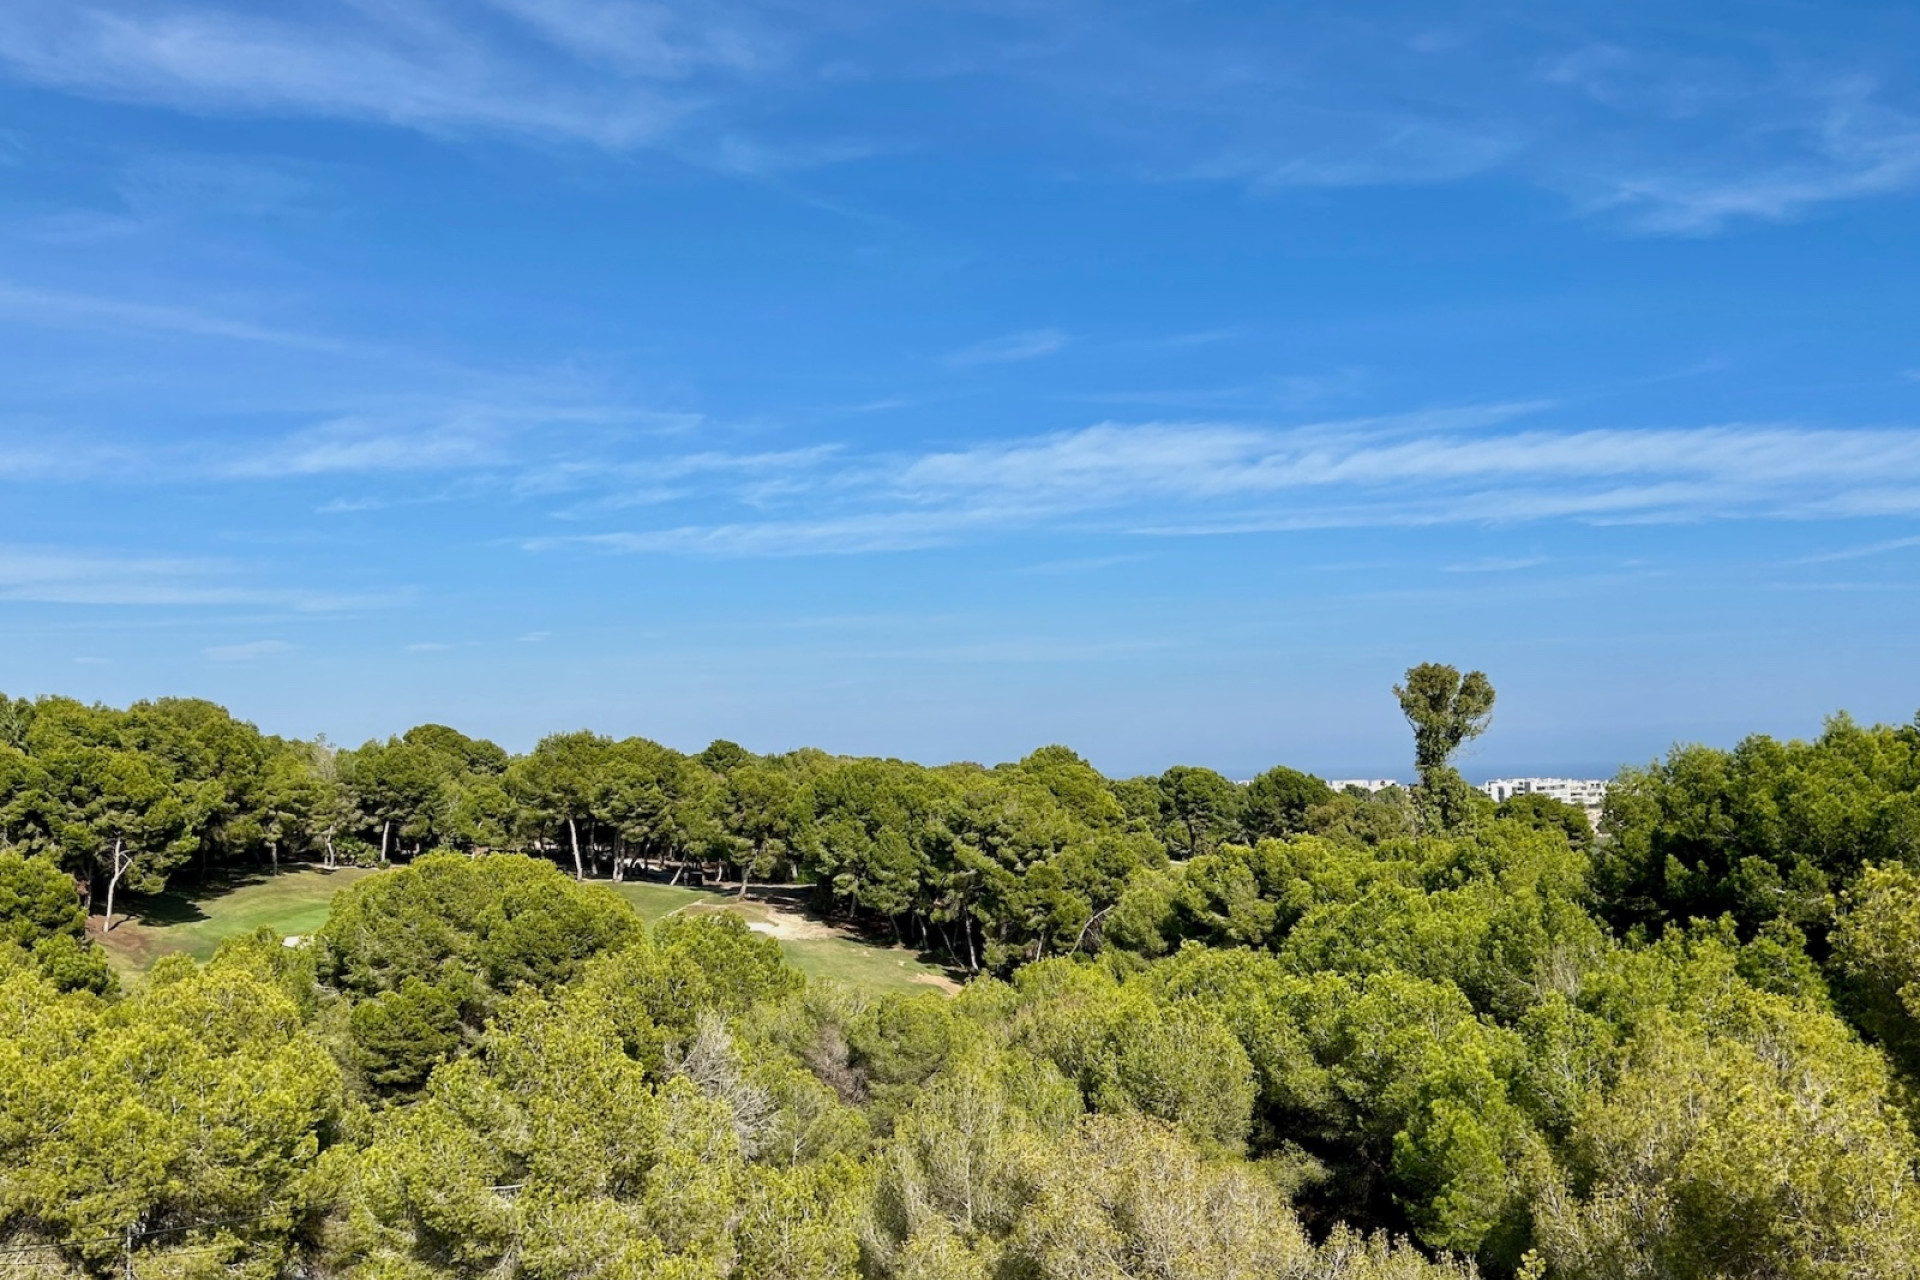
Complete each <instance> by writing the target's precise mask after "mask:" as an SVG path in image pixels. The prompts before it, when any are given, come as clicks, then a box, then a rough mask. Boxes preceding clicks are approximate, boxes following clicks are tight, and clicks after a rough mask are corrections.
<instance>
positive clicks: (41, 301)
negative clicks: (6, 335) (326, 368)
mask: <svg viewBox="0 0 1920 1280" xmlns="http://www.w3.org/2000/svg"><path fill="white" fill-rule="evenodd" d="M0 316H5V317H9V318H12V319H15V320H21V321H25V322H28V323H31V324H34V325H50V326H55V327H62V328H84V329H93V330H98V329H113V330H122V331H124V330H138V331H141V332H146V333H158V334H173V335H179V336H182V337H190V338H218V339H223V340H226V341H231V342H248V343H265V344H268V345H271V346H278V347H295V348H299V349H302V350H307V351H324V352H344V351H348V350H351V349H354V344H351V343H346V342H340V341H337V340H335V339H331V338H326V337H322V336H318V335H314V334H308V333H301V332H298V331H296V330H292V329H284V328H279V327H276V326H273V325H264V324H257V323H254V322H252V321H248V320H240V319H234V318H232V317H228V316H221V315H214V314H210V313H208V312H204V311H198V310H195V309H193V308H191V307H179V306H168V305H165V304H159V303H151V302H141V301H137V300H131V299H125V298H111V297H101V296H97V295H93V294H84V293H69V292H64V291H61V290H55V289H34V288H30V287H27V286H24V285H17V284H11V283H7V282H5V281H0Z"/></svg>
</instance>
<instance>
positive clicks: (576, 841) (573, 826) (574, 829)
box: [567, 818, 587, 880]
mask: <svg viewBox="0 0 1920 1280" xmlns="http://www.w3.org/2000/svg"><path fill="white" fill-rule="evenodd" d="M567 836H568V838H570V839H571V840H572V841H573V878H574V879H575V880H585V879H586V878H587V871H586V868H585V867H583V866H581V865H580V827H579V824H577V823H576V822H574V820H573V819H572V818H568V819H567Z"/></svg>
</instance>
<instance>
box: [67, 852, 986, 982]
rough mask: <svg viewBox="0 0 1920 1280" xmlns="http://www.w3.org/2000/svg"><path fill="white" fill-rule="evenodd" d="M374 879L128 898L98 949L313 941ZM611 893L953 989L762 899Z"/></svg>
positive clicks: (857, 976)
mask: <svg viewBox="0 0 1920 1280" xmlns="http://www.w3.org/2000/svg"><path fill="white" fill-rule="evenodd" d="M372 874H374V873H373V872H371V871H366V870H362V869H359V868H355V867H341V868H339V869H337V870H334V871H323V870H320V869H319V868H317V867H307V868H301V869H299V870H289V871H282V872H281V873H279V874H278V875H272V876H264V875H263V876H248V877H243V878H239V879H236V880H233V881H230V882H228V883H226V884H223V885H216V886H212V887H210V888H209V889H208V890H206V891H205V892H202V893H198V894H188V893H186V892H184V891H182V890H169V891H168V892H166V893H162V894H156V895H153V896H151V897H142V896H131V895H130V896H129V897H128V899H126V909H127V912H128V914H129V916H130V917H131V918H128V919H125V920H123V921H122V923H120V924H119V925H116V926H115V927H114V930H113V932H112V933H109V934H107V935H105V936H104V937H103V938H101V939H100V941H101V945H102V946H104V947H105V948H106V952H107V959H108V961H109V962H111V963H112V965H113V966H114V968H116V969H118V970H119V971H120V972H121V973H122V974H124V975H128V976H134V975H138V974H142V973H145V972H146V971H147V970H148V969H150V968H152V967H153V963H154V961H156V960H158V959H159V958H160V957H161V956H164V955H170V954H173V953H175V952H185V953H186V954H187V955H190V956H192V957H193V958H194V959H196V960H202V961H204V960H207V959H208V958H210V957H211V956H212V955H213V953H214V951H215V950H216V949H217V948H218V947H219V946H220V944H221V943H222V942H224V941H226V940H227V939H228V938H231V937H234V936H236V935H238V934H243V933H252V932H253V931H254V930H255V929H258V928H260V927H261V926H263V925H264V926H266V927H267V928H269V929H272V930H273V931H274V932H275V933H279V934H300V935H305V934H310V933H313V932H314V931H315V930H317V929H319V927H320V926H321V925H322V924H325V923H326V919H327V914H328V912H329V911H331V910H332V907H333V895H334V894H336V893H338V892H339V891H340V890H341V889H344V888H345V887H346V886H348V885H350V884H352V883H353V882H354V881H355V880H357V879H359V878H361V877H362V876H368V875H372ZM601 883H605V882H604V881H603V882H601ZM608 887H609V888H611V889H613V890H614V892H616V893H618V894H619V895H620V896H621V897H622V898H624V899H626V900H627V901H628V902H629V903H631V904H632V905H633V907H634V909H635V910H636V911H638V912H639V913H640V917H641V918H642V919H643V920H645V921H646V922H647V923H648V924H653V923H654V922H656V921H658V920H660V919H662V918H663V917H665V916H668V915H671V914H673V913H675V912H682V911H684V912H687V913H689V914H694V915H700V914H705V913H709V912H715V911H732V912H735V913H736V914H738V915H740V916H743V917H744V918H745V919H746V921H747V923H748V924H750V925H754V926H756V927H757V928H759V929H761V930H763V931H765V932H768V933H771V934H773V935H774V936H775V938H776V939H777V940H778V941H779V943H780V948H781V950H783V951H785V952H786V954H787V959H788V960H789V961H791V962H792V963H793V965H794V967H795V968H797V969H799V970H800V971H801V972H802V973H805V974H806V975H808V976H809V977H815V978H833V979H836V980H838V981H840V982H845V983H848V984H850V985H852V986H856V987H860V988H862V989H864V990H867V991H874V992H887V991H927V990H932V989H942V988H944V989H949V990H950V989H951V987H952V984H951V983H950V982H949V980H948V979H947V977H946V974H945V973H944V972H943V971H942V970H941V969H939V968H938V967H937V966H934V965H930V964H927V963H925V962H924V961H922V960H921V959H920V958H919V956H917V955H916V954H915V953H913V952H912V951H909V950H907V949H906V948H904V947H886V946H877V945H874V944H872V943H868V942H863V941H861V940H860V939H858V938H854V937H851V936H848V935H847V934H845V933H843V932H840V931H838V930H835V929H831V928H828V927H827V926H824V925H821V924H818V923H815V922H813V921H810V920H808V919H806V918H805V917H803V916H800V915H797V914H795V913H793V912H789V911H785V910H781V909H776V908H772V907H769V906H768V905H767V904H766V903H764V902H757V901H752V900H749V901H746V902H740V901H738V900H737V899H735V898H734V897H733V895H732V894H730V893H720V892H716V891H713V890H709V889H691V888H686V887H683V886H680V885H666V884H657V883H654V882H652V881H645V880H641V881H628V882H627V883H625V884H618V885H610V886H608ZM782 935H786V936H782ZM96 936H98V935H96Z"/></svg>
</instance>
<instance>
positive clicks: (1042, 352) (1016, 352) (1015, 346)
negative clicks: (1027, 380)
mask: <svg viewBox="0 0 1920 1280" xmlns="http://www.w3.org/2000/svg"><path fill="white" fill-rule="evenodd" d="M1070 341H1072V339H1071V338H1070V337H1069V336H1068V335H1067V334H1065V333H1062V332H1061V331H1060V330H1058V329H1023V330H1021V331H1020V332H1018V333H1008V334H1002V335H1001V336H1000V337H997V338H989V339H987V340H986V341H985V342H977V343H975V344H974V345H972V346H970V347H962V348H961V349H960V350H958V351H955V352H953V353H951V354H950V355H948V356H947V363H948V364H951V365H959V366H966V365H976V364H1013V363H1017V362H1019V361H1022V360H1038V359H1039V358H1040V357H1042V356H1050V355H1052V354H1053V353H1054V352H1056V351H1058V350H1060V349H1061V348H1062V347H1064V346H1066V345H1067V343H1069V342H1070Z"/></svg>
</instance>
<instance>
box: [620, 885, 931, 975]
mask: <svg viewBox="0 0 1920 1280" xmlns="http://www.w3.org/2000/svg"><path fill="white" fill-rule="evenodd" d="M612 887H613V889H614V891H615V892H617V893H618V894H619V895H620V896H621V897H623V898H625V899H626V900H627V901H628V902H630V903H632V904H633V906H634V909H635V910H636V911H638V912H639V913H640V916H641V918H642V919H644V920H645V921H646V922H647V923H648V924H652V923H654V922H655V921H657V920H660V919H663V918H665V917H666V916H669V915H673V914H676V913H679V912H685V913H686V914H688V915H702V914H707V913H711V912H716V911H731V912H733V913H734V914H735V915H738V916H741V917H743V918H745V920H746V922H747V923H748V924H750V925H753V926H754V927H756V928H757V929H760V930H763V931H765V932H767V933H771V934H772V935H773V936H774V938H775V940H776V941H777V942H779V944H780V949H781V950H782V951H784V952H786V953H787V960H788V962H789V963H791V964H792V965H793V967H794V968H796V969H798V970H800V972H802V973H804V974H806V975H807V976H808V977H809V978H831V979H834V980H835V981H838V982H844V983H846V984H847V985H849V986H853V987H859V988H861V989H862V990H865V991H874V992H882V993H884V992H888V991H906V992H914V991H928V990H946V991H951V990H953V989H954V985H953V981H952V979H950V978H949V977H948V976H947V974H946V971H945V970H943V969H941V968H940V967H939V966H937V965H931V964H928V963H926V961H924V960H922V959H921V958H920V957H919V955H918V954H916V953H915V952H913V951H910V950H908V949H907V948H906V947H889V946H881V945H878V944H876V943H871V942H864V941H862V940H861V939H859V938H855V937H852V936H850V935H848V934H847V933H845V932H843V931H841V930H838V929H833V928H829V927H828V926H825V925H822V924H819V923H817V922H815V921H812V920H810V919H808V918H806V917H805V916H802V915H799V914H797V913H795V912H792V911H788V910H784V909H780V908H775V907H770V906H769V905H768V904H766V903H764V902H758V901H754V900H753V899H748V900H746V901H744V902H743V901H741V900H740V899H738V898H736V897H734V895H733V894H732V892H731V891H727V892H720V891H715V890H712V889H690V888H687V887H685V886H683V885H667V884H658V883H654V882H652V881H647V880H639V881H627V882H626V883H624V884H618V885H614V886H612ZM782 935H786V936H782Z"/></svg>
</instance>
